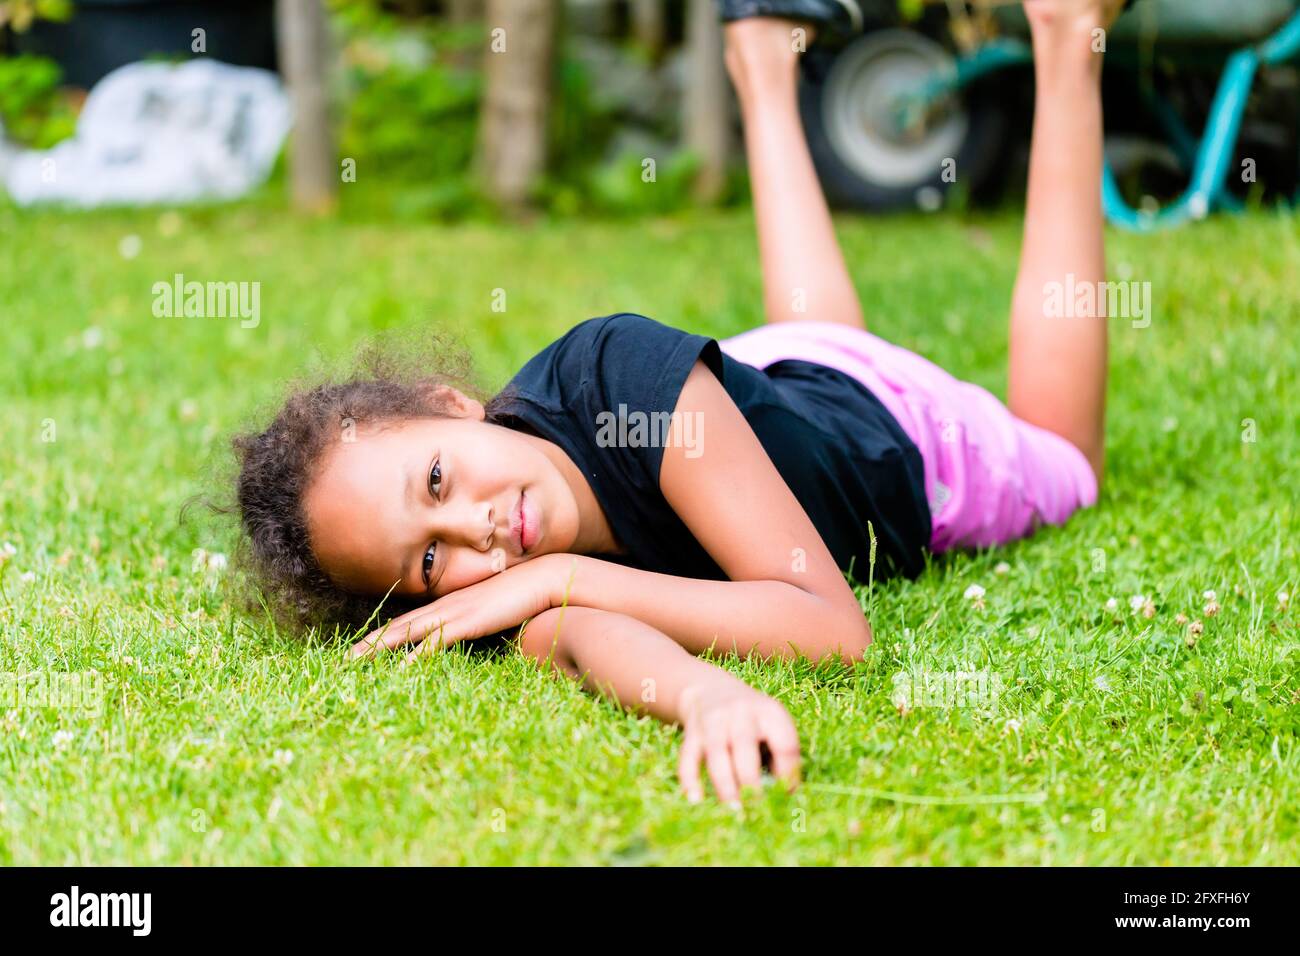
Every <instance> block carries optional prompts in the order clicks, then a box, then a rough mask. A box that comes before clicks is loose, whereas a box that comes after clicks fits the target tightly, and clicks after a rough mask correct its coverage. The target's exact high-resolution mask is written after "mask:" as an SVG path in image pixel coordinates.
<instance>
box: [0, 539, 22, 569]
mask: <svg viewBox="0 0 1300 956" xmlns="http://www.w3.org/2000/svg"><path fill="white" fill-rule="evenodd" d="M17 553H18V549H17V548H15V547H14V546H13V545H12V544H11V543H10V542H8V541H6V542H5V543H4V544H0V564H4V563H5V562H6V561H8V560H9V559H10V558H12V557H13V556H14V555H15V554H17Z"/></svg>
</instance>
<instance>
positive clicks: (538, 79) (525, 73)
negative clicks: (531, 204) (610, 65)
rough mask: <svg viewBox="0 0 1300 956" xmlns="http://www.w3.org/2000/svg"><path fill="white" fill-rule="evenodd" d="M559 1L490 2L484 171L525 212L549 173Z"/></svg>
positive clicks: (503, 199)
mask: <svg viewBox="0 0 1300 956" xmlns="http://www.w3.org/2000/svg"><path fill="white" fill-rule="evenodd" d="M558 19H559V16H558V0H488V4H487V20H486V24H485V25H486V27H487V52H486V53H485V54H484V55H485V57H486V66H485V69H484V74H485V77H486V82H485V85H484V90H483V107H482V112H481V115H480V118H479V142H478V168H479V174H480V177H481V178H482V180H483V184H484V186H485V188H486V189H487V192H488V194H489V195H490V196H491V197H492V198H493V199H495V200H496V201H497V202H499V203H501V204H502V205H503V206H505V207H507V208H510V209H515V210H520V209H522V208H523V207H524V206H526V205H527V202H528V198H529V197H528V194H529V190H530V189H531V188H532V186H533V184H534V183H535V182H536V181H537V178H538V177H539V176H541V174H542V173H543V172H544V171H545V169H546V152H547V151H546V146H547V135H546V134H547V122H548V119H549V117H550V108H551V95H552V85H553V82H552V81H553V77H554V72H555V33H556V28H557V23H558Z"/></svg>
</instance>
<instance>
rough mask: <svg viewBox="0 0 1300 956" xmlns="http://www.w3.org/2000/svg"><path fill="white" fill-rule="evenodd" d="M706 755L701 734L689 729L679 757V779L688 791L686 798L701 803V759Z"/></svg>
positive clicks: (702, 796)
mask: <svg viewBox="0 0 1300 956" xmlns="http://www.w3.org/2000/svg"><path fill="white" fill-rule="evenodd" d="M703 756H704V748H703V746H702V743H701V740H700V735H699V734H697V733H694V732H692V731H688V732H687V734H686V739H685V740H683V741H682V751H681V753H680V754H679V755H678V757H677V779H678V780H679V781H681V784H682V789H683V790H685V791H686V799H687V800H689V801H690V802H691V803H699V802H700V801H701V800H703V799H704V785H703V784H701V783H700V759H701V758H702V757H703Z"/></svg>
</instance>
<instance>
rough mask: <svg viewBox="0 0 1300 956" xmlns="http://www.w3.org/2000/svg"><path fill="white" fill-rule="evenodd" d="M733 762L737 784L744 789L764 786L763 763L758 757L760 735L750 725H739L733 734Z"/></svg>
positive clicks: (746, 723)
mask: <svg viewBox="0 0 1300 956" xmlns="http://www.w3.org/2000/svg"><path fill="white" fill-rule="evenodd" d="M731 762H732V764H733V765H734V766H735V768H736V782H737V783H738V784H739V785H740V786H742V787H753V788H754V789H755V790H757V789H759V788H760V787H762V786H763V763H762V761H761V760H759V756H758V735H757V733H755V731H754V728H753V726H752V725H751V724H750V723H748V722H745V723H742V724H737V725H736V727H735V729H733V730H732V732H731Z"/></svg>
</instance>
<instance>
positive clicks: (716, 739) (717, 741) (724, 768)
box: [704, 728, 740, 804]
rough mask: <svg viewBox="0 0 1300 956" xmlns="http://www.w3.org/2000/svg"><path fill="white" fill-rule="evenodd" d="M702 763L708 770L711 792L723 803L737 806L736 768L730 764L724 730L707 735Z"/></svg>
mask: <svg viewBox="0 0 1300 956" xmlns="http://www.w3.org/2000/svg"><path fill="white" fill-rule="evenodd" d="M704 747H705V750H704V762H705V764H706V765H707V766H708V768H709V779H710V780H712V781H713V790H714V792H715V793H716V794H717V795H718V799H719V800H721V801H722V802H723V803H730V804H738V803H739V802H740V792H739V790H738V788H737V786H736V768H735V767H734V766H733V765H732V762H731V746H730V740H729V739H728V735H727V732H726V728H719V729H718V730H716V731H713V732H711V733H709V735H708V738H707V740H706V741H705V744H704Z"/></svg>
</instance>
